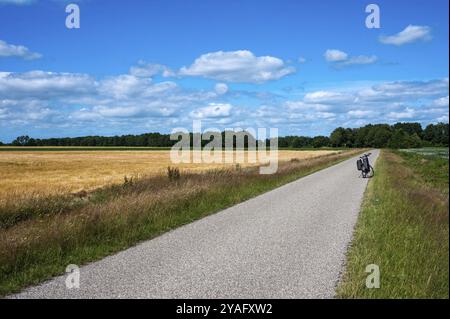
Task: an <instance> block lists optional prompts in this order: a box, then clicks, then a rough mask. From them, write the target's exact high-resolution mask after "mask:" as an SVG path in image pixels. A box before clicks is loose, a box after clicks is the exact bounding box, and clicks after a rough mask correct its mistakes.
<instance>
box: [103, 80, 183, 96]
mask: <svg viewBox="0 0 450 319" xmlns="http://www.w3.org/2000/svg"><path fill="white" fill-rule="evenodd" d="M176 87H177V85H176V83H175V82H170V81H167V82H160V83H156V84H153V83H152V80H151V79H148V78H141V77H137V76H134V75H130V74H122V75H118V76H113V77H109V78H107V79H105V80H103V81H101V82H100V86H99V92H100V93H102V94H103V95H106V96H112V97H113V98H115V99H125V98H130V97H134V98H136V97H138V96H139V97H150V96H154V95H156V94H161V93H164V92H167V91H170V90H173V89H175V88H176Z"/></svg>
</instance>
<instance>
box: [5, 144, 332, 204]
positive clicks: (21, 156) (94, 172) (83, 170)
mask: <svg viewBox="0 0 450 319" xmlns="http://www.w3.org/2000/svg"><path fill="white" fill-rule="evenodd" d="M335 152H336V151H325V150H319V151H285V150H281V151H279V157H278V158H279V161H288V160H290V159H293V158H297V159H299V160H307V159H309V158H313V157H318V156H323V155H326V154H330V153H335ZM227 165H231V164H177V165H174V164H171V160H170V151H168V150H167V151H165V150H146V151H108V150H101V151H17V152H16V151H0V177H1V180H0V201H1V200H2V199H5V198H9V199H11V198H12V197H13V198H14V197H16V198H17V197H24V196H27V197H28V196H29V195H31V194H34V195H49V194H64V193H74V192H79V191H82V190H86V191H89V190H92V189H95V188H98V187H102V186H105V185H110V184H115V183H116V184H117V183H122V182H123V181H124V177H125V176H127V177H131V176H144V175H155V174H165V173H166V169H167V167H168V166H176V167H179V168H180V169H181V171H183V170H192V171H202V170H207V169H213V168H220V167H224V166H227ZM247 165H255V164H241V166H247Z"/></svg>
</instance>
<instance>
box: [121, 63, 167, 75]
mask: <svg viewBox="0 0 450 319" xmlns="http://www.w3.org/2000/svg"><path fill="white" fill-rule="evenodd" d="M130 74H131V75H134V76H137V77H149V78H151V77H153V76H155V75H157V74H162V76H163V77H172V76H175V73H174V72H173V71H172V70H170V69H169V68H168V67H167V66H165V65H162V64H152V63H146V62H144V61H139V62H138V65H137V66H132V67H131V68H130Z"/></svg>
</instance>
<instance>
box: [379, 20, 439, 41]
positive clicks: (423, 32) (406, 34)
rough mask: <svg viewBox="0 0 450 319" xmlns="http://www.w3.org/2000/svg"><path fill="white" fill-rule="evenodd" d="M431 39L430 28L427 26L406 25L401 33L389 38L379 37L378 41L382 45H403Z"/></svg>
mask: <svg viewBox="0 0 450 319" xmlns="http://www.w3.org/2000/svg"><path fill="white" fill-rule="evenodd" d="M430 39H431V28H430V27H428V26H419V25H408V26H407V27H406V28H405V29H404V30H403V31H400V32H399V33H397V34H394V35H390V36H380V38H379V40H380V42H381V43H384V44H392V45H397V46H400V45H404V44H407V43H413V42H416V41H420V40H421V41H426V40H430Z"/></svg>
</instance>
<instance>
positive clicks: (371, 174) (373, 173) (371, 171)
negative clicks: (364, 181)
mask: <svg viewBox="0 0 450 319" xmlns="http://www.w3.org/2000/svg"><path fill="white" fill-rule="evenodd" d="M373 175H375V170H374V169H373V167H372V165H369V173H367V175H366V177H369V178H370V177H373Z"/></svg>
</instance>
